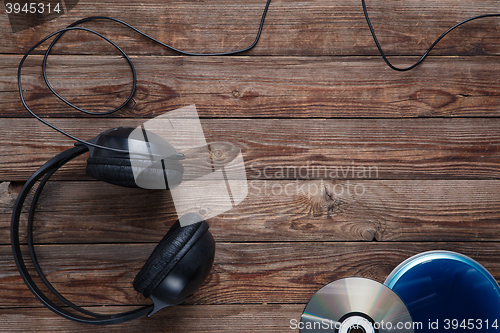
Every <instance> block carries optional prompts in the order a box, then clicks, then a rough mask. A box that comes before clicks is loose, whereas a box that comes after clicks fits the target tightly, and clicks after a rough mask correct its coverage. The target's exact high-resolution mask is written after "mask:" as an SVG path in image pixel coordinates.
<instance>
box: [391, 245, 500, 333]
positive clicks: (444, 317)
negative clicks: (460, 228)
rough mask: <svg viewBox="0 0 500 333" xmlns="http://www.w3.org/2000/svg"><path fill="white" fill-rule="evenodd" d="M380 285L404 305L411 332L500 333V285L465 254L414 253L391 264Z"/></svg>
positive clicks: (447, 252)
mask: <svg viewBox="0 0 500 333" xmlns="http://www.w3.org/2000/svg"><path fill="white" fill-rule="evenodd" d="M384 284H385V285H386V286H387V287H389V288H390V289H392V290H393V291H394V292H395V293H396V294H397V295H398V296H399V297H400V298H401V300H402V301H403V302H404V303H405V305H406V307H407V309H408V311H409V312H410V314H411V317H412V318H413V322H414V324H415V326H414V328H415V332H476V331H480V332H500V288H499V287H498V284H497V282H496V281H495V279H494V278H493V276H491V274H490V273H489V272H488V271H487V270H486V269H485V268H484V267H483V266H482V265H481V264H479V263H478V262H477V261H475V260H473V259H471V258H469V257H467V256H464V255H462V254H459V253H455V252H449V251H430V252H424V253H421V254H418V255H416V256H413V257H411V258H409V259H407V260H405V261H404V262H403V263H401V264H400V265H399V266H398V267H396V268H395V269H394V270H393V271H392V273H391V274H390V275H389V276H388V277H387V279H386V280H385V282H384ZM420 323H421V325H420Z"/></svg>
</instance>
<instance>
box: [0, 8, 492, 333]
mask: <svg viewBox="0 0 500 333" xmlns="http://www.w3.org/2000/svg"><path fill="white" fill-rule="evenodd" d="M65 4H66V6H65V7H68V8H66V10H69V9H70V8H71V6H70V2H69V1H66V2H65ZM264 5H265V1H262V0H248V1H244V2H242V1H234V0H217V1H215V0H213V1H184V0H179V1H169V2H161V1H152V0H146V1H144V2H142V3H139V2H124V1H118V0H106V1H102V2H98V1H87V0H81V1H79V2H78V4H77V5H76V6H74V8H72V10H71V11H69V12H67V13H65V14H64V15H61V16H58V17H55V18H54V19H53V20H50V21H47V22H46V23H44V24H42V25H38V26H34V27H30V28H27V29H24V30H20V31H17V32H15V33H14V32H12V27H11V24H10V21H9V19H8V17H7V15H6V14H5V13H2V14H1V15H0V26H1V28H2V32H3V35H2V39H1V41H0V73H1V75H0V100H1V107H0V117H2V120H1V122H0V126H1V131H0V182H1V183H0V267H1V269H0V331H2V332H14V331H21V332H66V331H68V332H69V331H71V332H77V331H78V332H146V331H147V332H222V331H223V332H236V331H241V332H253V331H255V332H287V331H297V330H292V329H291V328H290V320H291V319H299V318H300V315H301V313H302V310H303V309H304V306H305V304H306V303H307V301H308V300H309V298H310V297H311V296H312V295H313V294H314V293H315V292H316V291H317V290H318V289H319V288H320V287H322V286H323V285H325V284H326V283H328V282H330V281H333V280H335V279H338V278H342V277H347V276H362V277H367V278H372V279H375V280H377V281H380V282H383V281H384V279H385V278H386V277H387V275H388V274H389V273H390V272H391V270H392V269H393V268H394V267H396V266H397V265H398V264H399V263H400V262H401V261H403V260H404V259H406V258H408V257H410V256H412V255H414V254H417V253H419V252H422V251H427V250H434V249H444V250H452V251H457V252H461V253H463V254H466V255H468V256H470V257H472V258H474V259H476V260H477V261H479V262H480V263H481V264H483V265H484V266H485V267H486V268H487V269H488V270H489V271H490V272H491V273H492V274H493V276H495V278H497V280H498V279H500V263H499V260H498V257H499V256H500V243H499V242H498V241H499V240H500V223H499V222H500V212H499V208H500V194H499V188H500V182H499V178H500V155H499V151H500V136H499V127H500V119H499V116H500V72H499V68H500V67H499V59H500V58H499V57H500V35H499V21H498V19H493V18H490V19H483V20H478V21H474V22H472V23H469V24H467V25H465V26H463V27H461V28H460V29H458V30H455V31H454V32H452V33H451V34H450V35H449V36H447V37H446V38H445V39H444V40H443V41H442V42H441V43H440V44H439V45H438V46H437V47H436V48H435V50H433V51H432V53H431V57H430V58H429V59H427V60H426V61H425V62H424V63H423V64H422V65H421V66H419V67H418V68H416V69H414V70H412V71H409V72H395V71H392V70H391V69H389V68H388V67H387V66H386V65H385V64H384V63H383V61H382V59H381V58H380V56H379V54H378V52H377V49H376V47H375V44H374V42H373V39H372V37H371V35H370V32H369V30H368V27H367V24H366V22H365V19H364V16H363V11H362V7H361V3H360V1H359V0H343V1H339V0H328V1H327V0H308V1H298V0H287V1H283V0H273V2H272V3H271V6H270V10H269V13H268V16H267V19H266V21H265V26H264V30H263V34H262V38H261V40H260V41H259V43H258V45H257V47H256V48H255V49H253V50H252V51H250V52H247V53H245V54H242V55H238V56H230V57H187V56H180V55H178V54H176V53H174V52H172V51H168V50H166V49H165V48H162V47H160V46H158V45H156V44H154V43H152V42H150V41H148V40H145V39H144V38H142V37H140V36H138V35H137V34H134V33H133V32H132V31H130V30H128V29H126V28H124V27H122V26H119V25H117V24H115V23H111V22H90V23H87V24H84V25H83V26H85V27H89V28H92V29H95V30H98V31H99V32H102V33H103V34H105V35H106V36H108V37H109V38H111V39H112V40H113V41H115V42H116V43H117V44H118V45H119V46H120V47H122V48H123V50H124V51H125V52H127V54H129V55H130V56H131V58H132V60H133V62H134V64H135V66H136V70H137V75H138V90H137V92H136V94H135V96H134V99H133V101H132V102H131V103H129V104H128V105H127V106H126V107H125V108H124V109H123V110H121V111H120V112H117V113H115V114H113V115H112V116H107V117H104V118H103V117H89V116H84V115H83V114H81V113H78V112H75V111H74V110H71V109H69V108H68V107H67V106H66V105H65V104H63V103H62V102H61V101H59V100H58V99H57V98H55V97H54V96H53V95H51V94H50V93H49V92H48V89H47V88H46V87H45V85H44V84H43V79H42V76H41V60H42V56H41V54H43V51H42V50H43V49H44V48H46V47H47V45H44V47H42V48H41V50H39V51H37V52H36V54H37V55H34V56H32V57H30V58H29V59H28V61H27V62H26V67H25V69H24V71H23V84H24V89H25V96H26V99H27V101H28V103H29V105H30V106H31V107H32V108H33V109H34V110H36V112H38V114H39V115H40V116H42V117H46V119H47V120H49V121H51V122H52V123H53V124H55V125H57V126H60V127H61V128H63V129H65V130H67V131H69V132H71V133H72V134H74V135H76V136H78V137H81V138H84V139H89V138H91V137H94V136H95V135H97V134H98V133H100V132H101V131H104V130H106V129H109V128H112V127H116V126H136V125H137V124H140V123H141V122H143V121H145V120H146V119H150V118H152V117H155V116H158V115H161V114H163V113H165V112H167V111H169V110H173V109H176V108H179V107H182V106H186V105H191V104H195V105H196V107H197V110H198V112H199V115H200V117H201V122H202V124H203V128H204V131H205V135H206V138H207V140H208V141H230V142H233V143H236V144H237V145H238V146H239V147H241V149H242V152H243V156H244V159H245V163H246V171H247V175H248V179H249V185H250V187H249V194H248V196H247V198H246V199H245V200H244V201H243V202H242V203H241V204H240V205H238V206H237V208H235V209H232V210H230V211H228V212H226V213H224V214H222V215H220V216H217V217H215V218H212V219H209V220H208V222H209V224H210V226H211V231H212V234H213V235H214V237H215V239H216V241H217V253H216V258H215V264H214V268H213V271H212V273H211V275H210V277H209V279H208V281H207V282H206V284H205V285H204V286H203V288H202V289H201V290H199V291H198V292H197V293H196V294H195V295H194V297H192V298H190V299H189V300H187V301H186V302H185V303H184V304H182V305H180V306H176V307H173V308H169V309H164V310H162V311H161V312H160V313H158V314H156V315H154V316H153V317H151V318H141V319H138V320H135V321H132V322H129V323H125V324H120V325H116V326H111V327H104V328H102V327H96V326H88V325H83V324H78V323H74V322H72V321H69V320H66V319H63V318H61V317H58V316H57V315H55V314H53V313H52V312H51V311H49V310H48V309H46V308H45V307H43V306H42V305H41V303H39V302H38V301H37V300H36V299H35V298H34V296H33V295H32V294H31V292H30V291H29V290H28V288H27V287H26V286H25V285H24V283H23V281H22V279H21V277H20V276H19V273H18V272H17V269H16V266H15V264H14V261H13V258H12V253H11V246H10V232H9V228H10V218H11V213H12V207H13V204H14V200H15V199H16V197H17V194H18V193H19V190H20V188H21V186H22V184H23V183H24V181H25V180H26V179H27V178H28V177H29V176H30V175H31V174H32V173H33V172H34V171H35V170H36V169H37V168H38V167H39V166H41V165H42V164H43V163H44V162H45V161H47V160H48V159H50V158H51V157H52V156H54V155H56V154H57V153H59V152H61V151H64V150H66V149H68V148H70V147H71V146H72V145H73V142H72V141H71V140H69V139H67V138H66V137H64V136H62V135H60V134H58V133H56V132H55V131H53V130H51V129H49V128H48V127H46V126H44V125H43V124H41V123H39V122H38V121H37V120H35V119H33V118H31V117H30V116H29V114H28V113H27V112H26V111H25V110H24V109H23V107H22V105H21V103H20V100H19V95H18V92H17V79H16V73H17V66H18V63H19V61H20V59H21V57H22V54H24V52H26V51H27V50H28V49H29V48H30V47H31V46H33V45H34V44H35V43H36V42H37V41H39V40H40V39H41V38H43V37H44V36H46V35H48V34H49V33H51V32H53V31H56V30H57V29H60V28H63V27H65V26H67V25H69V24H70V23H72V22H73V21H75V20H77V19H80V18H83V17H86V16H91V15H107V16H112V17H117V18H120V19H123V20H125V21H126V22H128V23H130V24H132V25H134V26H136V27H137V28H138V29H140V30H142V31H145V32H147V33H149V34H151V35H152V36H154V37H156V38H158V39H160V40H162V41H164V42H166V43H170V44H172V45H173V46H175V47H177V48H179V49H182V50H189V51H196V52H217V51H228V50H233V49H236V48H242V47H244V46H246V45H249V44H251V42H252V41H253V39H254V37H255V33H256V31H257V25H258V21H259V19H260V16H261V14H262V10H263V8H264ZM367 5H368V10H369V13H370V16H371V18H372V21H373V25H374V27H375V29H376V31H377V32H378V35H379V38H380V42H381V44H382V47H383V48H384V50H385V51H386V52H387V53H388V54H389V55H390V59H391V61H393V62H394V63H395V64H397V65H401V66H402V65H409V64H411V63H412V62H414V61H415V60H417V59H418V55H421V54H422V53H423V52H424V51H425V49H426V48H427V47H428V46H429V45H430V44H431V43H432V42H433V41H434V40H435V39H436V38H437V37H438V36H439V35H440V34H441V33H442V32H443V31H445V30H446V29H447V28H449V27H450V26H452V25H453V24H455V23H457V22H459V21H461V20H462V19H465V18H468V17H470V16H473V15H480V14H486V13H493V12H499V9H500V8H499V6H498V2H497V0H484V1H477V2H474V4H473V5H472V4H471V2H470V1H466V0H459V1H457V0H453V1H452V0H439V1H435V0H421V1H416V0H413V1H405V2H404V3H403V2H400V1H380V0H377V1H375V0H368V3H367ZM56 16H57V15H56ZM14 23H15V22H14ZM18 28H19V27H18ZM21 28H22V27H21ZM47 73H48V75H49V78H50V82H51V83H52V85H53V86H54V88H55V89H56V90H57V91H58V92H60V93H61V95H63V96H64V97H66V98H67V99H68V100H70V101H72V102H75V103H77V104H78V105H79V106H81V107H84V108H89V109H93V110H100V111H102V110H106V109H109V108H110V107H113V106H117V105H119V104H120V103H121V102H122V101H123V99H124V98H125V97H126V95H127V93H128V92H129V90H130V87H131V83H130V82H131V75H130V70H129V68H128V67H127V64H126V62H125V61H124V60H123V59H121V58H120V56H119V55H118V53H117V52H116V51H115V50H114V49H113V48H112V47H110V46H109V45H108V44H106V43H104V42H103V41H102V40H99V39H98V38H97V37H95V36H92V35H89V34H86V33H84V32H72V33H70V34H67V35H66V36H64V37H63V38H62V39H61V42H60V44H58V45H57V46H56V47H55V48H54V50H53V55H52V56H51V57H50V58H49V60H48V68H47ZM84 166H85V157H82V158H79V159H78V160H77V161H75V162H72V163H70V164H69V165H68V166H66V167H64V168H63V169H62V170H61V171H60V172H58V173H57V174H56V175H55V176H54V180H53V181H51V182H50V183H49V184H48V185H47V188H46V190H45V191H44V193H43V195H42V199H41V200H40V202H39V207H38V211H37V218H36V226H35V241H36V243H37V244H38V245H37V250H38V252H39V259H40V262H41V265H42V267H43V268H44V269H45V271H46V272H47V275H48V277H49V280H50V281H51V282H53V284H54V285H55V286H56V287H57V288H58V289H59V290H60V291H61V292H62V293H63V294H64V295H66V296H67V297H68V298H69V299H70V300H72V301H74V302H76V303H77V304H79V305H83V306H86V307H88V308H90V309H93V310H95V311H102V312H104V313H105V312H115V311H124V310H128V309H133V308H136V307H137V306H139V305H142V304H147V303H148V300H146V299H144V297H143V296H142V295H141V294H139V293H137V292H136V291H135V290H134V289H133V287H132V280H133V278H134V276H135V274H136V273H137V272H138V270H139V269H140V267H141V266H142V265H143V263H144V261H145V260H146V258H147V257H148V256H149V253H150V252H151V251H152V249H153V248H154V246H155V244H156V243H157V242H158V241H159V240H160V239H161V238H162V236H163V234H164V233H165V232H166V231H167V230H168V228H169V227H170V225H171V224H172V223H173V221H174V219H175V216H176V215H175V210H174V207H173V204H172V200H171V198H170V195H169V193H168V192H152V191H147V190H140V189H135V190H129V189H124V188H120V187H117V186H113V185H107V184H105V183H102V182H98V181H93V180H91V179H90V178H89V177H88V176H86V175H85V171H84V169H85V168H84ZM290 170H292V171H293V170H295V171H296V174H293V173H292V172H291V171H290ZM287 171H289V172H288V173H287ZM300 172H301V173H300ZM287 189H288V191H287ZM341 190H342V191H341ZM25 215H26V214H24V215H23V223H22V226H25V221H26V216H25ZM23 230H24V229H23ZM22 242H23V243H25V242H26V238H25V233H24V232H23V233H22Z"/></svg>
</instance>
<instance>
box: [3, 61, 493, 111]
mask: <svg viewBox="0 0 500 333" xmlns="http://www.w3.org/2000/svg"><path fill="white" fill-rule="evenodd" d="M132 60H133V62H134V64H135V66H136V70H137V76H138V87H137V93H136V95H135V96H134V101H133V102H131V103H130V104H129V105H127V106H126V107H125V108H123V109H122V110H121V111H119V112H116V113H114V114H113V116H117V117H134V118H137V117H142V118H151V117H153V116H158V115H160V114H163V113H165V112H167V111H170V110H173V109H176V108H179V107H183V106H185V105H191V104H195V105H196V106H197V109H198V111H199V114H200V116H201V117H216V118H222V117H238V118H254V117H258V118H261V117H265V118H275V117H278V118H306V117H315V118H336V117H342V118H359V117H383V118H401V117H498V115H499V112H500V73H499V72H498V57H496V56H495V57H492V56H477V57H439V58H429V59H427V60H426V61H425V62H424V63H423V64H422V65H421V66H420V67H418V68H417V69H415V70H413V71H411V72H409V73H408V72H406V73H397V72H394V71H392V70H390V69H389V68H388V67H387V66H386V65H385V64H384V63H383V61H382V59H381V58H379V57H370V58H367V57H341V58H332V57H281V56H280V57H277V56H275V57H270V56H266V57H150V56H148V57H145V56H140V57H134V58H133V59H132ZM412 60H413V61H414V60H417V58H412ZM19 61H20V56H4V57H3V61H2V62H0V98H1V100H2V108H1V109H0V116H4V117H16V118H18V117H29V113H28V112H27V111H25V110H24V109H23V108H22V106H21V105H20V103H19V93H18V92H17V89H18V88H17V79H16V73H17V66H18V63H19ZM41 63H42V57H41V56H34V57H32V58H29V60H28V61H27V62H26V63H25V66H24V67H23V71H22V73H23V76H22V82H23V89H24V91H25V93H24V94H25V99H26V101H27V103H28V105H29V106H30V107H31V108H32V109H33V111H35V112H36V113H37V114H39V115H40V116H50V117H81V116H82V115H83V113H80V112H77V111H75V110H74V109H72V108H69V107H68V106H66V104H64V103H62V102H61V101H60V100H59V99H57V98H56V97H54V96H53V95H52V94H51V93H50V91H49V90H48V88H47V87H46V86H45V83H44V81H43V77H42V75H41ZM47 74H48V78H49V80H50V83H51V85H52V86H53V87H54V89H55V90H56V91H57V92H58V93H59V94H61V96H63V97H65V98H67V99H68V100H69V101H70V102H73V103H75V104H76V105H77V106H79V107H81V108H84V109H88V110H91V111H99V112H102V111H109V110H112V109H114V108H115V107H117V106H119V105H121V104H122V103H123V102H124V101H125V99H126V97H127V96H128V95H129V93H130V89H131V82H132V75H131V71H130V68H129V67H128V65H127V63H126V62H125V61H124V60H123V59H119V58H118V57H116V56H92V57H89V56H74V57H71V58H68V57H64V56H53V57H51V58H49V62H48V67H47Z"/></svg>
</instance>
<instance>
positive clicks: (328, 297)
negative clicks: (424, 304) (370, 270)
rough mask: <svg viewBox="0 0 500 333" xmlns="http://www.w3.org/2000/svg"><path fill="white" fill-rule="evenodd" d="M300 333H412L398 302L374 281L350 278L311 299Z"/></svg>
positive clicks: (335, 282)
mask: <svg viewBox="0 0 500 333" xmlns="http://www.w3.org/2000/svg"><path fill="white" fill-rule="evenodd" d="M297 326H298V327H299V328H300V332H302V333H306V332H331V333H384V332H394V333H413V332H414V329H413V321H412V318H411V316H410V313H409V312H408V310H407V309H406V306H405V305H404V303H403V302H402V301H401V299H400V298H399V297H398V296H397V295H396V294H395V293H394V292H393V291H392V290H390V289H389V288H387V287H386V286H384V285H383V284H381V283H378V282H377V281H374V280H370V279H365V278H359V277H350V278H345V279H340V280H336V281H333V282H331V283H329V284H327V285H326V286H324V287H323V288H321V289H320V290H318V292H316V294H314V295H313V297H311V299H310V300H309V303H308V304H307V306H306V307H305V309H304V313H303V314H302V317H301V321H300V325H297Z"/></svg>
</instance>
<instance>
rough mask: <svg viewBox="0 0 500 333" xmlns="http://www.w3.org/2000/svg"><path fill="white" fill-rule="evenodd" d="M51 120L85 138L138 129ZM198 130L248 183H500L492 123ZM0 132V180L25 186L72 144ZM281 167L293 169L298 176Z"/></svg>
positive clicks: (41, 131) (289, 124)
mask: <svg viewBox="0 0 500 333" xmlns="http://www.w3.org/2000/svg"><path fill="white" fill-rule="evenodd" d="M50 121H51V122H52V123H53V124H55V125H56V126H59V127H62V128H64V129H65V130H67V131H68V132H70V133H72V134H73V135H76V136H77V137H80V138H83V139H89V138H92V137H94V136H95V135H97V134H98V133H100V132H101V131H105V130H107V129H110V128H113V127H117V126H134V127H135V126H138V125H140V124H141V122H142V121H141V120H139V119H133V120H120V119H116V120H113V119H71V120H69V121H68V120H60V119H54V120H52V119H50ZM202 125H203V126H204V132H205V136H206V139H207V141H208V142H211V141H230V142H233V143H235V144H237V145H238V146H239V147H241V150H242V153H243V157H244V159H245V163H246V171H247V176H248V178H249V179H311V178H312V179H329V178H333V179H360V178H361V179H497V178H499V172H500V164H499V163H500V157H499V155H498V151H499V149H500V140H499V137H498V128H500V120H499V119H496V118H493V119H482V118H479V119H473V118H472V119H409V120H404V119H326V120H325V119H310V120H299V119H294V120H290V119H256V120H254V119H237V120H235V119H223V120H220V119H206V120H205V119H203V120H202ZM0 128H3V130H2V131H0V138H1V140H0V156H1V158H2V160H5V163H2V164H0V180H2V181H13V180H17V181H24V180H26V179H27V178H28V177H29V176H30V175H31V174H32V173H33V172H34V171H35V170H37V169H38V168H39V167H40V166H41V165H42V164H43V163H44V162H45V161H47V160H49V159H50V158H52V157H53V156H55V155H56V154H57V153H58V152H61V151H63V150H66V149H68V148H70V147H71V145H72V143H71V142H70V141H69V140H68V139H66V137H64V136H62V135H61V134H59V133H56V132H54V131H53V130H51V129H49V128H48V127H46V126H45V125H43V124H41V123H39V122H37V121H36V120H35V119H23V120H22V121H20V120H17V119H4V120H3V122H2V124H0ZM286 168H293V170H295V171H296V175H293V174H292V173H290V172H288V171H289V170H288V169H286ZM84 170H85V157H82V158H79V159H78V162H74V163H70V164H68V165H67V166H65V167H64V170H62V171H61V175H65V177H66V178H70V179H89V178H88V177H87V176H86V175H85V171H84ZM293 170H292V171H293ZM363 170H364V171H363ZM281 171H283V172H281ZM299 171H301V175H299ZM346 171H349V172H346ZM352 171H355V173H354V174H353V172H352ZM56 176H57V174H56Z"/></svg>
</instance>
